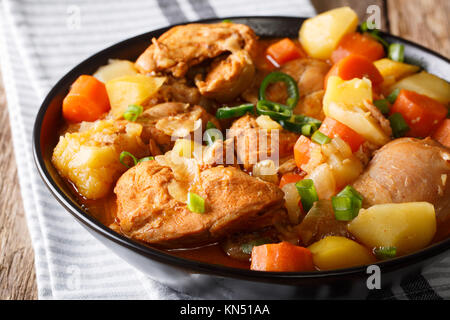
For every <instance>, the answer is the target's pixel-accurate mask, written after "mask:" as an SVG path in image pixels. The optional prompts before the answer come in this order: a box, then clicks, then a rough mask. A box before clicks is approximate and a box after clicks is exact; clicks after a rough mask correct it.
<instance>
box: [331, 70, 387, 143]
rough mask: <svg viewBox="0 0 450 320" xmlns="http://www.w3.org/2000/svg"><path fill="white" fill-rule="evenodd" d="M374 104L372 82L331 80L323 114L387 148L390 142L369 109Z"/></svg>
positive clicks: (364, 80) (363, 80) (332, 78)
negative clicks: (370, 104) (385, 145)
mask: <svg viewBox="0 0 450 320" xmlns="http://www.w3.org/2000/svg"><path fill="white" fill-rule="evenodd" d="M371 102H372V85H371V83H370V80H368V79H353V80H349V81H344V80H342V79H341V78H339V77H336V76H332V77H330V78H329V79H328V83H327V90H326V92H325V96H324V98H323V111H324V113H325V115H326V116H329V117H331V118H333V119H335V120H337V121H339V122H341V123H343V124H345V125H346V126H348V127H350V128H351V129H353V130H355V131H356V132H358V133H359V134H360V135H361V136H363V137H364V138H365V139H366V140H368V141H370V142H372V143H374V144H376V145H379V146H380V145H384V144H386V143H387V142H389V137H388V135H387V134H386V133H385V132H384V131H383V129H382V128H381V125H380V123H378V121H377V120H376V119H375V118H374V117H373V115H372V113H371V112H370V110H369V109H368V107H367V106H366V104H368V103H371Z"/></svg>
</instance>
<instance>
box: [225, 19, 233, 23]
mask: <svg viewBox="0 0 450 320" xmlns="http://www.w3.org/2000/svg"><path fill="white" fill-rule="evenodd" d="M222 23H233V21H231V20H230V19H224V20H222Z"/></svg>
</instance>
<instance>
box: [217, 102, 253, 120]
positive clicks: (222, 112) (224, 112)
mask: <svg viewBox="0 0 450 320" xmlns="http://www.w3.org/2000/svg"><path fill="white" fill-rule="evenodd" d="M253 109H254V105H253V104H251V103H245V104H241V105H240V106H237V107H223V108H219V109H217V112H216V118H217V119H228V118H237V117H242V116H243V115H245V114H246V113H247V112H250V113H253Z"/></svg>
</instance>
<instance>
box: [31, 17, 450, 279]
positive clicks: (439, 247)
mask: <svg viewBox="0 0 450 320" xmlns="http://www.w3.org/2000/svg"><path fill="white" fill-rule="evenodd" d="M225 19H230V20H232V19H241V20H242V19H251V20H258V19H261V20H262V19H273V20H297V21H298V20H300V21H301V22H303V21H304V20H306V19H307V18H306V17H293V16H230V17H221V18H209V19H200V20H195V21H189V22H183V23H178V24H171V25H168V26H166V27H162V28H158V29H154V30H151V31H148V32H145V33H142V34H139V35H136V36H133V37H130V38H127V39H124V40H121V41H119V42H117V43H115V44H112V45H110V46H108V47H106V48H104V49H102V50H100V51H98V52H96V53H94V54H92V55H91V56H89V57H88V58H86V59H84V60H83V61H81V62H80V63H78V64H77V65H76V66H74V67H73V68H72V69H71V70H69V71H68V72H67V73H66V74H65V75H64V76H63V77H62V78H60V79H59V80H58V81H57V82H56V83H55V85H54V86H53V87H52V88H51V90H50V91H49V92H48V94H47V95H46V97H45V98H44V100H43V102H42V103H41V105H40V107H39V111H38V113H37V115H36V118H35V123H34V127H33V138H32V149H33V150H32V152H33V158H34V162H35V165H36V167H37V169H38V172H39V175H40V176H41V178H42V180H43V181H44V183H45V185H46V186H47V188H48V189H49V190H50V192H51V193H52V195H53V196H54V197H55V199H56V200H57V201H58V202H59V203H60V204H61V205H62V206H63V207H64V208H65V209H66V210H67V211H68V212H69V213H70V214H71V215H72V216H73V217H75V218H76V219H77V220H78V222H80V223H81V224H82V225H83V226H85V227H87V228H88V229H90V230H92V231H94V232H96V233H98V234H99V235H101V236H103V237H105V238H107V239H108V240H110V241H113V242H115V243H116V244H118V245H120V246H122V247H125V248H127V249H130V250H132V251H134V252H135V253H137V254H139V255H142V256H145V257H146V258H150V259H152V260H156V261H158V262H160V263H163V264H167V265H170V266H172V267H176V268H181V269H188V270H190V271H192V272H200V273H206V274H213V275H218V276H222V277H232V278H237V279H246V280H251V281H259V282H271V283H279V282H280V281H282V280H290V279H296V280H302V279H303V280H306V279H308V280H311V279H323V278H334V277H343V276H358V275H367V274H366V270H367V265H363V266H357V267H351V268H342V269H336V270H328V271H313V272H267V271H253V270H248V269H240V268H233V267H228V266H223V265H218V264H212V263H206V262H201V261H196V260H190V259H186V258H182V257H179V256H175V255H171V254H169V253H166V252H164V251H161V250H158V249H155V248H152V247H149V246H147V245H144V244H142V243H139V242H137V241H135V240H132V239H130V238H127V237H126V236H124V235H121V234H119V233H117V232H116V231H113V230H112V229H110V228H108V227H107V226H105V225H103V224H102V223H101V222H100V221H98V220H96V219H95V218H94V217H92V216H90V215H89V214H88V213H87V212H85V211H83V210H81V209H80V208H78V207H77V206H76V205H75V203H74V201H72V200H71V199H70V198H69V197H67V196H66V194H65V193H64V192H62V191H61V190H60V189H59V188H58V186H57V184H56V183H55V181H54V180H53V179H52V177H51V175H50V173H49V171H48V170H47V168H46V165H45V162H44V156H43V155H42V154H41V141H40V138H41V129H42V124H43V119H44V117H45V114H46V112H47V109H48V107H49V105H50V102H51V101H52V99H53V97H54V96H55V94H56V93H57V92H58V91H60V88H61V86H63V84H64V82H66V80H67V79H68V78H71V77H73V76H74V75H78V74H77V70H78V69H79V68H81V67H82V66H83V65H85V64H88V63H89V62H91V61H95V60H96V59H98V58H99V57H101V56H103V55H105V54H107V53H108V52H114V50H116V49H118V48H120V47H122V46H124V45H125V44H126V43H128V42H133V41H138V40H139V39H140V38H142V39H145V37H146V36H147V37H150V36H151V34H154V33H162V32H165V31H167V30H168V29H170V28H172V27H174V26H177V25H184V24H187V23H214V22H220V21H223V20H225ZM380 34H381V35H383V36H387V37H389V38H391V39H394V40H397V41H400V42H402V43H403V44H406V45H407V46H411V47H415V48H417V49H419V50H421V51H425V52H427V53H429V54H431V55H433V56H435V57H436V58H438V59H441V60H444V61H445V62H447V63H448V64H450V60H449V59H448V58H446V57H444V56H442V55H441V54H439V53H437V52H434V51H432V50H430V49H428V48H426V47H423V46H421V45H419V44H417V43H414V42H412V41H409V40H406V39H403V38H400V37H397V36H394V35H391V34H389V33H386V32H380ZM147 41H148V38H147ZM449 249H450V238H448V239H446V240H442V241H440V242H438V243H435V244H433V245H431V246H428V247H426V248H424V249H422V250H419V251H417V252H414V253H412V254H409V255H405V256H401V257H397V258H393V259H390V260H386V261H381V262H377V263H376V265H377V266H379V267H380V269H381V270H383V272H388V271H392V270H396V269H399V268H402V267H406V266H410V265H411V264H414V263H419V262H420V261H422V260H425V259H429V258H432V257H434V256H437V255H439V254H442V253H444V252H446V251H447V250H449Z"/></svg>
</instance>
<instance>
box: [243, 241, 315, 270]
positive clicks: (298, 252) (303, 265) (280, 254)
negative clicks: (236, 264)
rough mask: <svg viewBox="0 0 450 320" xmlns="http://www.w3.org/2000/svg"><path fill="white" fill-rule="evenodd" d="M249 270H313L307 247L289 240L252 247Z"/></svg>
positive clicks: (310, 254) (310, 255)
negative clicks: (296, 244)
mask: <svg viewBox="0 0 450 320" xmlns="http://www.w3.org/2000/svg"><path fill="white" fill-rule="evenodd" d="M250 269H251V270H257V271H278V272H289V271H292V272H293V271H313V270H314V263H313V258H312V253H311V251H309V249H307V248H303V247H299V246H295V245H293V244H291V243H289V242H285V241H283V242H280V243H272V244H265V245H262V246H256V247H253V250H252V263H251V266H250Z"/></svg>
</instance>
